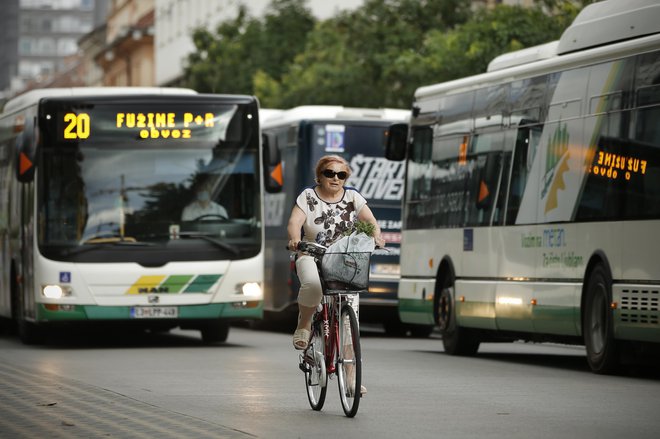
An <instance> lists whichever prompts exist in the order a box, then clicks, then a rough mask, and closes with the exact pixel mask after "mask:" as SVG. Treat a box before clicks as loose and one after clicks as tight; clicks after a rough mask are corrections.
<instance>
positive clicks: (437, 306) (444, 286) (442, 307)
mask: <svg viewBox="0 0 660 439" xmlns="http://www.w3.org/2000/svg"><path fill="white" fill-rule="evenodd" d="M454 273H455V271H454V267H453V264H452V262H451V260H449V259H443V261H442V262H441V263H440V266H439V267H438V274H437V276H436V282H435V293H434V297H433V317H434V319H435V321H436V323H437V324H438V326H439V328H440V333H441V334H442V345H443V346H444V349H445V352H446V353H447V354H449V355H465V356H469V355H474V354H476V353H477V351H478V350H479V344H480V342H479V339H478V338H477V337H476V336H475V334H474V332H473V331H471V330H469V329H467V328H464V327H461V326H460V325H458V323H457V321H456V297H455V289H454V283H455V281H456V276H455V274H454Z"/></svg>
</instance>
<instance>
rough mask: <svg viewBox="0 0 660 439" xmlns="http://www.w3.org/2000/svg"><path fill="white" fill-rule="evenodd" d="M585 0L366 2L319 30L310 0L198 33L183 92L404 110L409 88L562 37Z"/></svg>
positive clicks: (286, 0)
mask: <svg viewBox="0 0 660 439" xmlns="http://www.w3.org/2000/svg"><path fill="white" fill-rule="evenodd" d="M590 2H591V0H537V6H534V7H528V8H524V7H518V6H505V5H497V6H496V7H494V8H492V9H483V8H482V9H476V10H473V9H472V7H471V6H472V2H471V1H470V0H366V1H365V2H364V4H363V5H362V6H361V7H360V8H357V9H355V10H352V11H348V12H342V13H339V14H338V15H336V16H335V17H333V18H330V19H327V20H324V21H321V22H316V21H315V20H314V18H313V17H312V15H311V13H310V11H309V10H308V9H307V8H306V6H305V3H306V0H273V1H272V3H271V5H270V7H269V9H268V11H267V13H266V14H265V16H264V17H263V18H262V19H254V18H250V17H248V15H247V13H246V10H245V9H243V8H241V10H240V13H239V14H238V16H237V17H236V18H235V19H233V20H228V21H226V22H224V23H221V24H220V26H218V29H217V32H216V33H215V34H213V33H211V32H209V31H208V30H204V29H198V30H197V31H195V33H194V35H193V40H194V42H195V46H196V48H197V52H195V53H193V54H192V55H190V58H189V63H188V67H187V69H186V72H185V75H186V82H187V85H189V86H190V87H193V88H195V89H197V90H199V91H204V92H216V93H219V92H221V93H246V94H256V95H257V96H258V97H259V99H260V101H261V105H262V107H273V108H275V107H277V108H290V107H293V106H296V105H304V104H326V105H346V106H359V107H403V108H406V107H410V105H411V102H412V97H413V93H414V91H415V89H416V88H417V87H419V86H421V85H427V84H433V83H437V82H443V81H448V80H451V79H456V78H460V77H464V76H468V75H474V74H477V73H481V72H484V71H485V70H486V67H487V65H488V63H489V62H490V61H491V60H492V59H493V58H494V57H496V56H497V55H500V54H502V53H505V52H508V51H512V50H518V49H522V48H525V47H529V46H533V45H537V44H542V43H546V42H549V41H552V40H555V39H557V38H559V36H560V35H561V32H562V31H563V30H564V29H565V28H566V27H567V26H568V25H569V24H570V22H571V21H572V20H573V18H574V17H575V15H576V14H577V12H578V11H579V10H580V9H581V8H582V7H583V6H584V5H585V4H587V3H590Z"/></svg>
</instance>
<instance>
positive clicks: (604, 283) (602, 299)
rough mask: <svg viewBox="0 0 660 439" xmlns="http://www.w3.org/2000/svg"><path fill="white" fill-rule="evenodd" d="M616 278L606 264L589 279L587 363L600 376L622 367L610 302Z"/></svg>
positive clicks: (585, 325)
mask: <svg viewBox="0 0 660 439" xmlns="http://www.w3.org/2000/svg"><path fill="white" fill-rule="evenodd" d="M611 290H612V279H611V277H610V275H609V273H608V272H607V270H606V269H605V268H604V267H603V266H602V265H597V266H596V267H595V268H594V270H593V271H592V272H591V275H590V276H589V280H588V282H587V289H586V292H585V294H586V297H585V301H584V311H583V317H582V319H583V320H582V333H583V336H584V345H585V346H586V348H587V361H588V363H589V367H591V370H592V371H593V372H595V373H598V374H610V373H614V372H616V371H617V369H618V368H619V355H618V349H617V344H616V341H615V340H614V327H613V326H614V325H613V316H612V310H611V309H610V303H611V300H612V299H611V298H612V291H611Z"/></svg>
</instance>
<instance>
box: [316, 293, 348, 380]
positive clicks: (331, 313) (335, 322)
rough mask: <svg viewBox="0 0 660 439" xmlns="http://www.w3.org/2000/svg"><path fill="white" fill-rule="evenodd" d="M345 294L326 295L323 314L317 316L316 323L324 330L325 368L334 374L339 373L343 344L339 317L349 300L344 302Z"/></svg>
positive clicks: (322, 309)
mask: <svg viewBox="0 0 660 439" xmlns="http://www.w3.org/2000/svg"><path fill="white" fill-rule="evenodd" d="M343 296H344V295H343V294H337V295H324V296H323V300H322V302H321V307H322V308H321V312H318V313H317V314H316V318H315V320H316V322H318V323H317V324H320V325H321V327H322V328H323V337H324V338H325V352H326V354H325V368H326V372H327V373H328V374H329V375H330V374H334V373H336V372H337V365H336V361H335V359H336V357H337V353H338V352H339V346H340V344H341V340H340V337H341V335H340V331H339V315H340V311H341V306H342V304H343V303H345V302H347V300H343V299H344V297H343Z"/></svg>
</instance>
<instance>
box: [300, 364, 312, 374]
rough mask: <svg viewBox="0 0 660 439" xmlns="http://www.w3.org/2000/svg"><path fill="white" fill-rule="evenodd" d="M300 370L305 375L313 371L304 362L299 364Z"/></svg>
mask: <svg viewBox="0 0 660 439" xmlns="http://www.w3.org/2000/svg"><path fill="white" fill-rule="evenodd" d="M298 368H299V369H300V370H302V371H303V372H304V373H307V372H310V371H311V370H312V369H311V368H310V367H309V364H307V363H304V362H302V363H299V364H298Z"/></svg>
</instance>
